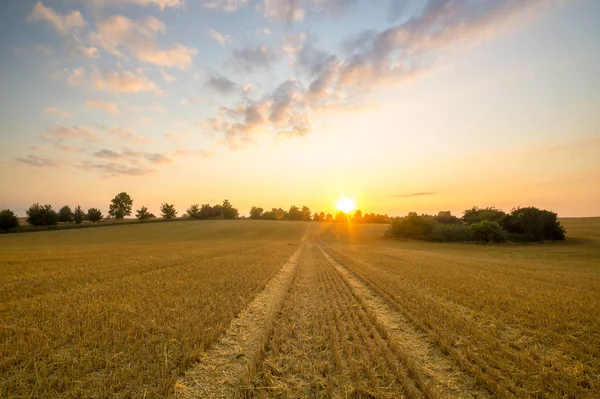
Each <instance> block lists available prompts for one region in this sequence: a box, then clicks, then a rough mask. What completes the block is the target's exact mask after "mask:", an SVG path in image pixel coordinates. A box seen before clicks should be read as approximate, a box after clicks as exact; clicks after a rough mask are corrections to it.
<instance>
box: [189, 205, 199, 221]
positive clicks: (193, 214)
mask: <svg viewBox="0 0 600 399" xmlns="http://www.w3.org/2000/svg"><path fill="white" fill-rule="evenodd" d="M186 215H188V217H190V218H192V219H200V218H201V216H202V214H201V212H200V205H198V204H193V205H192V206H190V207H189V208H188V210H187V211H186Z"/></svg>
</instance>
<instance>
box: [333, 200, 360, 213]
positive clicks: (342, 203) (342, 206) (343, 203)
mask: <svg viewBox="0 0 600 399" xmlns="http://www.w3.org/2000/svg"><path fill="white" fill-rule="evenodd" d="M335 207H336V209H337V210H338V211H342V212H344V213H347V214H349V213H350V212H352V211H353V210H355V209H356V200H355V199H354V198H348V197H342V198H340V199H339V200H337V202H336V203H335Z"/></svg>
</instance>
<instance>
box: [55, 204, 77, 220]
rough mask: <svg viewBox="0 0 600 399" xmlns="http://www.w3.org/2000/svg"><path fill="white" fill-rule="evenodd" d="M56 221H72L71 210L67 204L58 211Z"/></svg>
mask: <svg viewBox="0 0 600 399" xmlns="http://www.w3.org/2000/svg"><path fill="white" fill-rule="evenodd" d="M58 221H59V222H61V223H71V222H72V221H73V212H72V211H71V208H70V207H69V205H65V206H63V207H62V208H60V210H59V211H58Z"/></svg>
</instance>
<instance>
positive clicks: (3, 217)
mask: <svg viewBox="0 0 600 399" xmlns="http://www.w3.org/2000/svg"><path fill="white" fill-rule="evenodd" d="M16 227H19V218H17V215H15V214H14V213H13V211H11V210H9V209H4V210H2V211H0V230H5V231H8V230H11V229H14V228H16Z"/></svg>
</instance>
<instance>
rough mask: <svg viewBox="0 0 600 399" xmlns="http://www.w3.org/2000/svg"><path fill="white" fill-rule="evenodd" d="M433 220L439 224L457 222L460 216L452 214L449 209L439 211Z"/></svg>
mask: <svg viewBox="0 0 600 399" xmlns="http://www.w3.org/2000/svg"><path fill="white" fill-rule="evenodd" d="M435 220H436V221H437V222H438V223H441V224H459V223H461V220H460V218H458V217H456V216H454V215H453V214H452V213H451V212H450V211H439V212H438V214H437V216H436V217H435Z"/></svg>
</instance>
